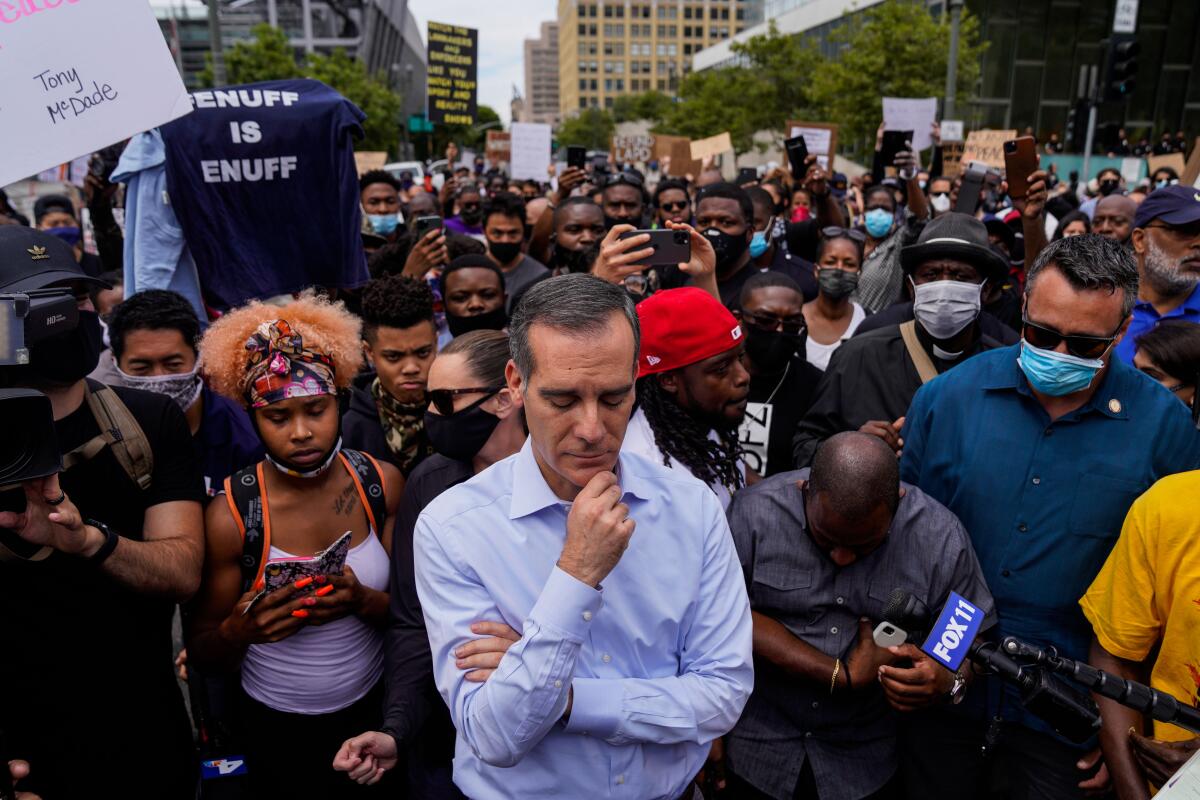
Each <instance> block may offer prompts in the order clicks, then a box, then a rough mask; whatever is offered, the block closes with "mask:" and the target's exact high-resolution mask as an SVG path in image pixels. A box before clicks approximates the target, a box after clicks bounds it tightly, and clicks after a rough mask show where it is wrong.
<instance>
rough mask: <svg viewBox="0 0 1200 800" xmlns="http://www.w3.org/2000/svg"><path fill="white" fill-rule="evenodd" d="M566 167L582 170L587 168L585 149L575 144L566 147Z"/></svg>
mask: <svg viewBox="0 0 1200 800" xmlns="http://www.w3.org/2000/svg"><path fill="white" fill-rule="evenodd" d="M567 166H568V167H575V168H576V169H584V168H585V167H586V166H587V148H586V147H582V146H580V145H577V144H569V145H567Z"/></svg>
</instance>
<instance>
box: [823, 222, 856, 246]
mask: <svg viewBox="0 0 1200 800" xmlns="http://www.w3.org/2000/svg"><path fill="white" fill-rule="evenodd" d="M821 236H823V237H825V238H826V239H841V238H842V237H845V238H847V239H853V240H854V241H856V242H858V243H859V244H863V243H865V242H866V241H867V235H866V234H865V233H863V232H862V231H856V230H854V229H853V228H843V227H841V226H839V225H830V226H828V227H825V228H821Z"/></svg>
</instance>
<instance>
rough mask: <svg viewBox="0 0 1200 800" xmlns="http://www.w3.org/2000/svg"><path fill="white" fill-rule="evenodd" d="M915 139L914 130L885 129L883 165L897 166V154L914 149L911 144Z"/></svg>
mask: <svg viewBox="0 0 1200 800" xmlns="http://www.w3.org/2000/svg"><path fill="white" fill-rule="evenodd" d="M912 140H913V132H912V131H884V132H883V151H882V153H881V155H882V157H883V165H884V166H885V167H894V166H896V154H897V153H903V152H906V151H908V150H911V149H912V145H911V144H910V143H911V142H912Z"/></svg>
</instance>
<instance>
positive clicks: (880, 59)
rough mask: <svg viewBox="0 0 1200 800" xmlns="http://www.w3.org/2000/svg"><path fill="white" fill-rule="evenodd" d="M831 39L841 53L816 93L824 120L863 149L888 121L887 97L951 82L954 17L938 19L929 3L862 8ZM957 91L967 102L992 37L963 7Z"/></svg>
mask: <svg viewBox="0 0 1200 800" xmlns="http://www.w3.org/2000/svg"><path fill="white" fill-rule="evenodd" d="M830 36H831V39H833V41H834V42H835V43H837V44H839V45H840V46H841V53H840V57H839V58H838V59H837V60H836V61H833V62H830V63H828V64H827V65H825V67H824V68H823V69H820V70H818V71H817V72H816V73H815V74H814V75H813V81H812V86H811V90H812V95H813V100H814V103H815V105H816V108H817V111H818V114H819V115H820V118H824V119H827V120H830V121H833V122H836V123H838V125H839V126H840V130H839V142H840V144H841V145H843V146H844V147H843V148H842V149H846V150H849V151H851V152H853V153H856V154H858V155H865V154H866V153H867V152H868V151H869V150H870V149H871V148H872V147H873V146H874V141H875V131H876V129H877V128H878V127H879V122H880V120H882V119H883V98H884V97H885V96H886V97H941V96H943V94H944V93H945V87H946V59H947V58H948V54H949V51H950V23H949V20H948V19H946V17H945V15H943V16H942V19H940V20H938V19H934V17H933V16H932V15H930V13H929V11H928V10H927V9H926V7H925V4H924V3H908V2H902V1H901V0H887V2H885V3H882V4H880V5H877V6H874V7H873V8H870V9H868V10H867V11H865V12H864V17H863V19H862V21H861V22H859V23H856V24H853V25H845V26H842V27H841V28H838V29H837V30H836V31H834V32H833V33H832V34H831V35H830ZM958 47H959V52H958V96H957V98H956V99H957V102H958V103H959V105H960V107H961V106H962V105H963V104H964V103H966V102H967V101H968V99H969V97H970V95H971V93H972V92H973V91H974V89H975V86H976V84H977V82H978V81H979V69H980V63H981V60H982V56H983V52H984V50H985V49H986V48H987V42H981V41H980V40H979V18H978V17H976V16H975V15H973V14H971V13H970V12H968V11H967V10H966V9H964V10H963V12H962V24H961V29H960V34H959V44H958Z"/></svg>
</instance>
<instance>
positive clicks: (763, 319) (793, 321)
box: [742, 311, 804, 336]
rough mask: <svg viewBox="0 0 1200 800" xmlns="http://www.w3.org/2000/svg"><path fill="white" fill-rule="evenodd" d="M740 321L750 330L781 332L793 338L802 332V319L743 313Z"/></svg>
mask: <svg viewBox="0 0 1200 800" xmlns="http://www.w3.org/2000/svg"><path fill="white" fill-rule="evenodd" d="M742 319H743V320H744V321H745V323H746V324H747V325H749V326H750V327H751V328H755V329H757V330H760V331H777V330H782V331H783V332H784V333H786V334H789V335H792V336H794V335H796V334H797V333H799V332H800V331H802V330H804V317H788V318H787V319H780V318H779V317H775V316H771V315H770V314H754V313H751V312H749V311H743V312H742Z"/></svg>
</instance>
